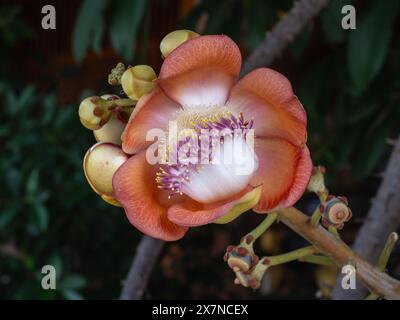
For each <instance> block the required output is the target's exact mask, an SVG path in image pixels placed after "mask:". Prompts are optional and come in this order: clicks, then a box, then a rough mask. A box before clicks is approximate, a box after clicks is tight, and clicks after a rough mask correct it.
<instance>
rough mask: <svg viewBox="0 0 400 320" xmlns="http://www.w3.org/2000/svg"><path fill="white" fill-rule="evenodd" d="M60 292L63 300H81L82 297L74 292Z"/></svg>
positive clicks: (65, 290) (67, 290) (66, 290)
mask: <svg viewBox="0 0 400 320" xmlns="http://www.w3.org/2000/svg"><path fill="white" fill-rule="evenodd" d="M61 292H62V295H63V296H64V298H65V299H67V300H83V297H82V295H81V294H80V293H78V292H76V291H75V290H69V289H64V290H61Z"/></svg>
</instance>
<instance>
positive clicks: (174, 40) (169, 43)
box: [160, 30, 199, 58]
mask: <svg viewBox="0 0 400 320" xmlns="http://www.w3.org/2000/svg"><path fill="white" fill-rule="evenodd" d="M198 36H199V34H198V33H196V32H193V31H190V30H176V31H172V32H170V33H168V34H167V35H166V36H165V37H164V38H163V39H162V40H161V43H160V51H161V54H162V56H163V57H164V58H166V57H167V56H168V55H169V54H170V53H171V52H172V51H173V50H175V49H176V48H177V47H179V46H180V45H181V44H182V43H184V42H186V41H187V40H189V39H192V38H195V37H198Z"/></svg>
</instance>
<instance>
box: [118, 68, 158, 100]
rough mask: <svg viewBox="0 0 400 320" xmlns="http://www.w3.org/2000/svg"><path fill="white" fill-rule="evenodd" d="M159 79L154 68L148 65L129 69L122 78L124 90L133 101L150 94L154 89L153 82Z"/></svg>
mask: <svg viewBox="0 0 400 320" xmlns="http://www.w3.org/2000/svg"><path fill="white" fill-rule="evenodd" d="M156 78H157V75H156V73H155V72H154V70H153V68H152V67H150V66H147V65H137V66H134V67H131V68H129V69H127V70H126V71H125V72H124V73H123V74H122V77H121V85H122V89H123V90H124V91H125V93H126V95H127V96H128V97H129V98H131V99H132V100H139V98H140V97H141V96H143V95H145V94H146V93H149V92H151V91H152V90H153V88H154V82H153V80H154V79H156Z"/></svg>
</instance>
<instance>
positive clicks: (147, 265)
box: [119, 236, 164, 300]
mask: <svg viewBox="0 0 400 320" xmlns="http://www.w3.org/2000/svg"><path fill="white" fill-rule="evenodd" d="M163 245H164V242H163V241H161V240H158V239H154V238H151V237H148V236H143V238H142V240H141V241H140V243H139V245H138V247H137V249H136V254H135V256H134V258H133V261H132V265H131V267H130V268H129V273H128V276H127V278H126V280H125V284H124V288H123V290H122V292H121V295H120V297H119V299H120V300H140V299H141V298H142V296H143V293H144V291H145V289H146V287H147V282H148V280H149V276H150V273H151V271H152V270H153V267H154V265H155V263H156V261H157V258H158V256H159V255H160V253H161V250H162V248H163Z"/></svg>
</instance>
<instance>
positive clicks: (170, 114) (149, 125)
mask: <svg viewBox="0 0 400 320" xmlns="http://www.w3.org/2000/svg"><path fill="white" fill-rule="evenodd" d="M179 108H180V106H179V105H178V104H176V103H175V102H173V101H172V100H171V99H169V98H168V97H167V96H166V95H165V94H164V93H163V92H162V91H161V90H160V89H155V90H154V91H153V92H151V93H149V94H147V95H145V96H143V97H142V98H140V100H139V102H138V103H137V105H136V107H135V109H134V111H133V112H132V114H131V117H130V118H129V122H128V124H127V125H126V127H125V130H124V132H123V133H122V150H124V152H125V153H128V154H134V153H137V152H139V151H141V150H143V149H144V148H146V147H147V146H149V145H150V144H152V143H153V142H152V141H146V134H147V132H148V130H150V129H155V128H159V129H162V130H166V129H167V127H168V121H169V120H173V119H174V118H175V115H176V112H177V111H178V110H179Z"/></svg>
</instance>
